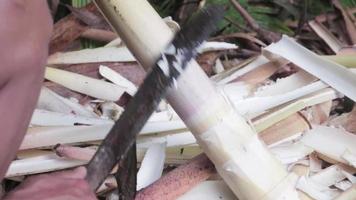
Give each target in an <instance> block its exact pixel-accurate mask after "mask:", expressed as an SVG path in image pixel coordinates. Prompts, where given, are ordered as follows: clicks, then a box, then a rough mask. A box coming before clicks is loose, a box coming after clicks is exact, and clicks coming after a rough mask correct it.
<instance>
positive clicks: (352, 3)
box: [340, 0, 356, 8]
mask: <svg viewBox="0 0 356 200" xmlns="http://www.w3.org/2000/svg"><path fill="white" fill-rule="evenodd" d="M340 2H341V4H342V5H343V6H344V7H349V8H352V7H356V0H340Z"/></svg>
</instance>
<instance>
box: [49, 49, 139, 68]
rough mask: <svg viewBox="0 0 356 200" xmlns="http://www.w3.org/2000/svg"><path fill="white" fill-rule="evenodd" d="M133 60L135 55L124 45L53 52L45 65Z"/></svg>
mask: <svg viewBox="0 0 356 200" xmlns="http://www.w3.org/2000/svg"><path fill="white" fill-rule="evenodd" d="M134 61H136V59H135V57H134V56H133V55H132V54H131V53H130V51H129V50H128V49H127V48H126V47H115V46H110V47H99V48H95V49H83V50H79V51H72V52H65V53H55V54H53V55H51V56H49V57H48V59H47V65H69V64H81V63H99V62H134Z"/></svg>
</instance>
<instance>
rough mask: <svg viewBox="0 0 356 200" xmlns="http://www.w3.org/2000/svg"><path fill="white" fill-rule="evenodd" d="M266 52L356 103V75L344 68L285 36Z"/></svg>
mask: <svg viewBox="0 0 356 200" xmlns="http://www.w3.org/2000/svg"><path fill="white" fill-rule="evenodd" d="M265 50H267V51H269V52H272V53H274V54H276V55H279V56H282V57H284V58H285V59H288V60H289V61H291V62H293V63H294V64H296V65H298V66H299V67H301V68H303V69H304V70H305V71H307V72H309V73H311V74H312V75H314V76H316V77H318V78H319V79H320V80H322V81H324V82H325V83H327V84H328V85H330V86H331V87H333V88H334V89H336V90H338V91H339V92H341V93H343V94H344V95H345V96H347V97H349V98H350V99H352V100H353V101H356V93H355V91H356V75H355V74H353V73H350V70H349V69H347V68H345V67H344V66H342V65H339V64H337V63H334V62H332V61H329V60H326V59H324V58H322V57H320V56H318V55H316V54H315V53H313V52H311V51H309V50H308V49H306V48H305V47H303V46H302V45H300V44H298V43H297V42H295V41H294V40H293V39H291V38H289V37H288V36H283V38H282V39H281V40H280V41H278V42H277V43H274V44H271V45H269V46H268V47H266V48H265ZM301 58H303V59H301Z"/></svg>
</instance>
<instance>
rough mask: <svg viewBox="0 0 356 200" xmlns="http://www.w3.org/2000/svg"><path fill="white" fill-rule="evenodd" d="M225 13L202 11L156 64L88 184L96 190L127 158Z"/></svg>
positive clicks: (213, 9) (98, 157)
mask: <svg viewBox="0 0 356 200" xmlns="http://www.w3.org/2000/svg"><path fill="white" fill-rule="evenodd" d="M223 12H224V9H223V8H222V7H220V6H210V7H208V8H205V9H202V11H200V12H199V13H198V14H197V15H195V16H193V17H192V19H191V20H189V21H188V23H187V24H186V26H184V27H183V28H182V30H181V31H180V32H179V33H178V34H177V35H176V37H175V38H174V39H173V42H172V44H171V45H170V46H169V47H168V48H167V49H166V51H165V52H164V53H163V54H162V56H161V58H160V59H159V60H158V61H157V62H156V63H157V64H156V65H155V66H154V67H153V68H152V71H151V72H150V73H149V74H148V75H147V77H146V79H145V80H144V82H143V84H142V85H141V87H140V88H139V89H138V91H137V93H136V94H135V96H134V97H133V98H132V99H131V100H130V102H129V103H128V105H127V106H126V109H125V111H124V112H123V114H122V115H121V117H120V118H119V120H118V121H117V122H116V123H115V124H114V126H113V128H112V129H111V130H110V132H109V133H108V135H107V136H106V138H105V140H104V141H103V142H102V144H101V145H100V147H99V149H98V151H97V152H96V154H95V155H94V157H93V158H92V160H91V161H90V162H89V164H88V166H87V170H88V175H87V177H86V180H87V181H88V182H89V184H90V186H91V188H92V189H93V190H96V189H97V188H98V187H99V186H100V184H101V183H102V182H103V181H104V179H105V178H106V177H107V176H108V175H109V173H110V172H111V170H112V169H113V167H114V166H115V165H116V164H117V163H118V162H120V161H121V160H123V159H124V158H125V156H126V154H127V153H128V151H129V149H130V147H131V146H132V145H133V144H134V142H135V141H136V136H137V134H138V133H139V131H140V130H141V129H142V127H143V126H144V124H145V123H146V121H147V119H148V118H149V117H150V116H151V114H152V113H153V112H154V110H155V109H156V107H157V105H158V103H159V102H160V100H161V99H162V98H163V97H164V95H165V93H166V90H167V89H168V88H169V87H170V86H171V85H172V83H173V81H174V80H175V79H176V78H178V76H179V75H180V74H181V72H183V70H184V69H185V68H186V66H187V64H188V62H189V61H190V60H191V59H192V58H193V57H194V56H195V55H196V48H197V47H198V46H199V45H200V44H201V43H202V42H203V41H204V40H206V39H207V38H208V36H209V35H210V34H211V33H212V31H213V30H215V28H216V26H217V23H218V21H219V20H220V19H222V17H223Z"/></svg>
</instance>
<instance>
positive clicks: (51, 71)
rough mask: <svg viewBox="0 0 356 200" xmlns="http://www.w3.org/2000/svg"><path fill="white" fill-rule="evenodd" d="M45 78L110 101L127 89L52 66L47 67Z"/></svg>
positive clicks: (117, 97)
mask: <svg viewBox="0 0 356 200" xmlns="http://www.w3.org/2000/svg"><path fill="white" fill-rule="evenodd" d="M45 78H46V79H47V80H50V81H52V82H55V83H58V84H60V85H63V86H64V87H66V88H69V89H71V90H73V91H76V92H79V93H82V94H86V95H89V96H92V97H95V98H98V99H103V100H108V101H117V100H119V99H120V97H121V95H122V94H123V93H124V92H125V89H126V88H124V87H120V86H118V85H115V84H112V83H109V82H105V81H102V80H99V79H94V78H91V77H87V76H84V75H81V74H77V73H73V72H69V71H65V70H61V69H56V68H52V67H47V68H46V72H45Z"/></svg>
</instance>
